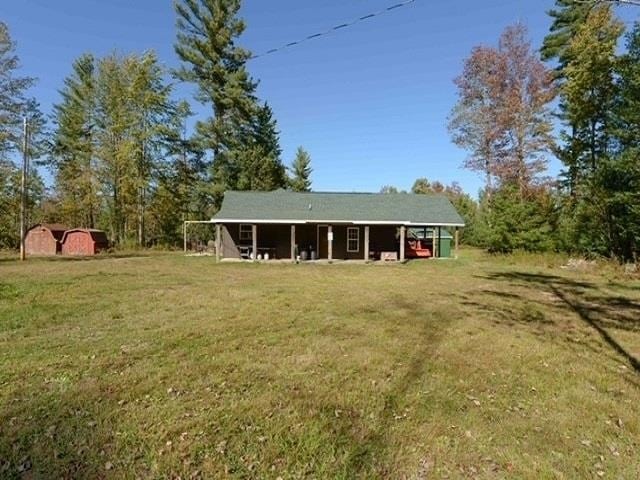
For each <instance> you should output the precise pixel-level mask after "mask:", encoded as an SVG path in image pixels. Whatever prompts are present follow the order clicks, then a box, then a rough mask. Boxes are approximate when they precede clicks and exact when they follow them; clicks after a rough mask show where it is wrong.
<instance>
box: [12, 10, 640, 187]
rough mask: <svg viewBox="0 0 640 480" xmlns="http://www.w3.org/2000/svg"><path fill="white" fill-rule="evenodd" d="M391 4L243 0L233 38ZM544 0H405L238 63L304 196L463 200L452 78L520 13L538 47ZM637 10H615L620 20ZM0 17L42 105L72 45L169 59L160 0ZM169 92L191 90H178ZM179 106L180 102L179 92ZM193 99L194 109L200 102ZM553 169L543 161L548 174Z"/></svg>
mask: <svg viewBox="0 0 640 480" xmlns="http://www.w3.org/2000/svg"><path fill="white" fill-rule="evenodd" d="M397 1H398V0H315V1H300V0H269V1H265V0H245V2H244V6H243V9H242V16H243V17H244V19H245V20H246V23H247V30H246V32H245V34H244V35H243V37H242V38H241V40H240V43H241V44H242V45H243V46H245V47H246V48H248V49H250V50H252V51H253V52H255V53H259V52H262V51H266V50H269V49H270V48H273V47H277V46H280V45H282V44H285V43H288V42H291V41H293V40H298V39H299V38H302V37H306V36H307V35H310V34H313V33H316V32H318V31H322V30H325V29H327V28H329V27H332V26H334V25H337V24H341V23H343V22H345V21H348V20H351V19H353V18H357V17H360V16H362V15H365V14H368V13H370V12H373V11H376V10H379V9H382V8H385V7H388V6H390V5H393V4H395V3H397ZM552 4H553V1H552V0H485V1H478V0H458V1H455V0H453V1H451V0H450V1H436V0H416V1H415V3H413V4H411V5H410V6H408V7H406V8H401V9H397V10H395V11H393V12H391V13H388V14H386V15H383V16H380V17H376V18H374V19H371V20H368V21H367V22H363V23H360V24H358V25H356V26H354V27H351V28H349V29H343V30H341V31H339V32H336V33H334V34H332V35H330V36H327V37H323V38H321V39H317V40H313V41H310V42H307V43H305V44H304V45H303V46H300V47H295V48H291V49H288V50H286V51H284V52H279V53H276V54H273V55H268V56H266V57H263V58H259V59H255V60H253V61H251V62H250V64H249V70H250V72H251V74H252V75H253V76H254V77H255V78H256V79H258V80H259V81H260V86H259V90H258V93H259V95H260V97H261V98H262V99H264V100H267V101H268V102H269V103H270V104H271V106H272V108H273V109H274V112H275V115H276V118H277V120H278V123H279V128H280V130H281V143H282V147H283V150H284V152H283V160H284V161H285V162H286V163H289V162H290V160H291V159H292V157H293V155H294V152H295V149H296V148H297V147H298V146H299V145H302V146H304V147H305V148H306V149H307V150H308V151H309V152H310V153H311V156H312V161H313V168H314V173H313V188H314V189H315V190H341V191H377V190H379V188H380V187H381V186H382V185H385V184H392V185H395V186H397V187H399V188H403V189H409V188H410V187H411V185H412V183H413V181H414V180H415V179H416V178H417V177H422V176H425V177H427V178H429V179H431V180H440V181H442V182H445V183H450V182H452V181H458V182H459V183H460V184H461V185H462V186H463V188H464V189H465V190H466V191H468V192H469V193H472V194H475V193H476V192H477V190H478V188H479V187H480V186H481V179H480V178H479V177H478V176H477V175H476V174H474V173H472V172H468V171H465V170H463V169H462V168H461V167H460V165H461V163H462V161H463V160H464V158H465V155H466V154H465V152H464V151H462V150H460V149H458V148H457V147H456V146H455V145H453V144H452V143H451V141H450V139H449V135H448V132H447V129H446V124H447V116H448V114H449V111H450V110H451V107H452V106H453V104H454V103H455V100H456V97H455V93H456V92H455V88H454V85H453V78H454V77H455V76H456V75H458V73H459V72H460V70H461V67H462V61H463V59H464V58H465V57H466V56H467V55H468V54H469V52H470V50H471V48H472V47H473V46H475V45H478V44H494V43H495V42H496V41H497V38H498V37H499V35H500V33H501V31H502V30H503V29H504V27H505V26H507V25H509V24H511V23H513V22H516V21H522V22H524V23H526V24H527V25H528V27H529V29H530V34H531V38H532V40H533V42H534V45H535V46H538V45H539V44H540V42H541V40H542V38H543V37H544V35H545V34H546V32H547V30H548V27H549V19H548V17H547V16H546V14H545V11H546V10H547V9H548V8H550V7H551V6H552ZM639 12H640V9H633V8H624V9H620V11H619V13H620V14H621V16H623V18H624V19H626V20H631V19H632V18H634V15H637V14H638V13H639ZM0 19H2V20H3V21H5V22H6V23H7V24H8V25H9V28H10V29H11V32H12V36H13V38H14V39H15V40H16V41H17V42H18V54H19V55H20V58H21V60H22V65H23V69H22V71H23V73H25V74H28V75H32V76H35V77H38V79H39V82H38V84H37V86H36V87H35V88H34V89H33V91H32V94H33V95H34V96H35V97H37V98H38V100H39V101H40V103H41V104H42V106H43V109H44V110H45V111H47V112H48V111H50V107H51V105H52V104H53V103H55V102H57V101H58V98H59V95H58V89H59V88H60V87H61V85H62V81H63V79H64V77H65V76H66V75H67V74H68V73H69V71H70V67H71V63H72V62H73V60H74V59H75V58H77V57H78V56H79V55H80V54H81V53H83V52H87V51H90V52H93V53H95V54H97V55H103V54H106V53H109V52H111V51H114V50H117V51H120V52H132V51H135V52H141V51H144V50H149V49H153V50H155V51H157V52H158V54H159V56H160V58H161V60H162V62H163V63H164V64H166V65H167V66H168V67H174V66H177V65H178V60H177V58H176V55H175V53H174V51H173V42H174V38H175V15H174V12H173V7H172V2H171V1H170V0H56V1H51V0H11V1H9V0H3V1H2V5H0ZM176 93H177V95H178V96H183V97H190V95H191V89H190V88H189V87H187V86H180V87H178V89H177V91H176ZM189 99H190V100H192V99H191V98H189ZM192 103H194V106H195V107H196V108H195V109H196V111H197V112H198V113H199V114H200V115H203V116H204V115H207V114H208V112H207V109H206V108H202V107H197V106H196V105H195V102H193V101H192ZM558 169H559V165H558V163H557V161H555V160H552V161H551V163H550V173H551V174H555V173H557V171H558Z"/></svg>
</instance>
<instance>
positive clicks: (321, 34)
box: [249, 0, 416, 60]
mask: <svg viewBox="0 0 640 480" xmlns="http://www.w3.org/2000/svg"><path fill="white" fill-rule="evenodd" d="M415 1H416V0H404V1H402V2H400V3H396V4H395V5H391V6H390V7H387V8H383V9H382V10H378V11H377V12H372V13H369V14H368V15H363V16H361V17H358V18H356V19H354V20H352V21H350V22H346V23H342V24H340V25H336V26H335V27H331V28H330V29H328V30H325V31H323V32H319V33H314V34H313V35H308V36H306V37H304V38H302V39H300V40H296V41H295V42H289V43H287V44H285V45H282V46H281V47H277V48H272V49H271V50H267V51H265V52H262V53H259V54H257V55H252V56H251V57H250V58H249V60H254V59H256V58H260V57H264V56H266V55H271V54H273V53H276V52H280V51H282V50H286V49H288V48H291V47H295V46H297V45H300V44H302V43H305V42H308V41H310V40H314V39H316V38H321V37H325V36H327V35H330V34H332V33H334V32H336V31H338V30H342V29H345V28H349V27H352V26H354V25H356V24H358V23H362V22H364V21H366V20H370V19H371V18H374V17H378V16H380V15H384V14H386V13H389V12H392V11H394V10H398V9H399V8H402V7H406V6H407V5H409V4H411V3H414V2H415Z"/></svg>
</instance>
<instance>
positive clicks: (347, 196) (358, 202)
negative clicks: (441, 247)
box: [212, 190, 464, 227]
mask: <svg viewBox="0 0 640 480" xmlns="http://www.w3.org/2000/svg"><path fill="white" fill-rule="evenodd" d="M212 220H213V221H214V222H220V223H225V222H226V223H308V222H309V223H311V222H314V223H323V222H335V223H370V224H376V223H378V224H396V225H440V226H460V227H462V226H464V220H463V219H462V218H461V217H460V215H459V214H458V212H457V211H456V209H455V208H454V206H453V205H452V204H451V202H450V201H449V199H448V198H447V197H445V196H443V195H415V194H410V193H397V194H396V193H384V194H383V193H337V192H304V193H300V192H290V191H286V190H276V191H273V192H255V191H252V192H237V191H229V192H226V193H225V196H224V200H223V202H222V208H221V209H220V211H219V212H218V213H217V214H216V215H215V216H214V217H213V219H212Z"/></svg>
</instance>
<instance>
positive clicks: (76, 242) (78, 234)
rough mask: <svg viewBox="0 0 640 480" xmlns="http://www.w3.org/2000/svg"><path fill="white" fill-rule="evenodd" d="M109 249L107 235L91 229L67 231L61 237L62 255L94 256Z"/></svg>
mask: <svg viewBox="0 0 640 480" xmlns="http://www.w3.org/2000/svg"><path fill="white" fill-rule="evenodd" d="M107 248H109V241H108V239H107V234H106V233H105V232H103V231H102V230H95V229H92V228H74V229H72V230H67V231H66V232H65V234H64V237H62V254H63V255H79V256H82V255H95V254H97V253H99V252H101V251H102V250H106V249H107Z"/></svg>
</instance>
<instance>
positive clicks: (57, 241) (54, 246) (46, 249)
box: [24, 223, 67, 255]
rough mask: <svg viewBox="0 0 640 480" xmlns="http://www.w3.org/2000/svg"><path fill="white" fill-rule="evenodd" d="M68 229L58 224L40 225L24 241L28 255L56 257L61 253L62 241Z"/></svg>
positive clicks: (30, 230) (31, 230) (35, 226)
mask: <svg viewBox="0 0 640 480" xmlns="http://www.w3.org/2000/svg"><path fill="white" fill-rule="evenodd" d="M66 230H67V227H65V226H64V225H60V224H58V223H38V224H37V225H34V226H33V227H31V228H30V229H29V230H27V234H26V236H25V239H24V245H25V251H26V253H27V255H56V254H58V253H60V251H61V246H62V244H61V241H62V236H63V235H64V232H65V231H66Z"/></svg>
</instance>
